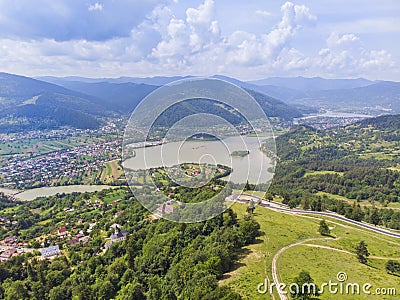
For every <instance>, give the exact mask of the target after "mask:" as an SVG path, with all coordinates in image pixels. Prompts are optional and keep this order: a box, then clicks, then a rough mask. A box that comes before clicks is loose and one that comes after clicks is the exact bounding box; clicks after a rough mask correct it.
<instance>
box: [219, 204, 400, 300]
mask: <svg viewBox="0 0 400 300" xmlns="http://www.w3.org/2000/svg"><path fill="white" fill-rule="evenodd" d="M246 207H247V205H245V204H239V203H236V204H234V205H233V207H232V208H233V209H234V211H235V212H236V213H237V214H238V216H239V217H242V216H243V214H244V213H245V210H246ZM254 217H255V219H256V220H257V221H258V222H259V223H260V225H261V231H262V232H263V235H262V236H260V237H259V239H258V243H256V244H253V245H250V246H247V247H246V250H245V251H244V252H243V256H242V258H241V259H240V261H239V263H238V265H237V268H236V269H235V270H234V271H232V272H230V273H229V274H226V275H225V278H224V279H223V280H222V281H220V284H227V285H229V286H231V287H232V288H233V289H234V290H235V291H237V292H238V293H240V294H241V295H242V296H243V298H244V299H272V298H271V297H270V295H268V294H259V293H258V292H257V285H258V284H259V283H261V282H264V278H265V277H267V278H268V279H269V280H271V281H272V273H271V264H272V260H273V257H274V255H275V254H276V253H277V252H278V251H279V249H281V248H283V247H285V246H288V245H290V244H293V243H296V242H299V241H303V240H306V239H316V240H311V241H306V242H304V243H303V244H309V245H310V246H308V245H298V246H294V247H292V248H289V249H287V250H286V251H284V252H283V253H282V254H281V255H280V256H279V258H278V262H277V267H278V268H277V271H278V277H279V278H280V280H281V282H285V283H288V284H290V283H291V282H292V281H293V278H294V277H296V276H297V275H298V274H299V273H300V271H302V270H306V271H308V272H310V274H311V277H312V278H313V279H314V280H315V282H316V283H317V284H320V283H322V282H324V281H326V280H329V279H331V280H332V281H335V280H336V274H337V273H338V272H339V271H340V272H346V274H347V275H348V282H355V281H356V280H357V282H360V283H364V282H368V283H371V284H372V285H373V286H374V287H391V286H395V287H397V289H398V292H400V286H399V278H398V277H396V276H393V275H388V274H387V273H386V271H385V269H384V264H385V263H386V261H387V260H389V259H396V258H399V257H400V241H399V240H396V239H394V238H389V237H385V236H382V235H380V234H377V233H373V232H370V231H366V230H363V229H361V228H358V227H354V226H350V225H348V224H345V223H343V222H337V221H336V220H327V222H328V225H329V226H330V228H331V235H332V236H333V237H331V238H328V239H327V240H325V238H324V237H322V236H321V235H320V234H319V233H318V227H319V221H320V219H318V218H315V217H310V216H295V215H290V214H283V213H279V212H275V211H271V210H268V209H266V208H263V207H257V208H256V210H255V215H254ZM335 237H336V238H335ZM360 240H364V241H365V242H366V243H367V245H368V250H369V252H370V253H371V256H374V257H376V258H371V259H370V262H369V264H370V265H368V266H365V265H362V264H361V263H359V262H358V261H357V259H356V257H355V254H354V248H355V246H356V245H357V243H358V242H359V241H360ZM321 246H322V248H318V247H321ZM324 247H325V248H324ZM327 248H335V249H338V250H342V251H344V252H340V251H338V250H334V249H327ZM347 252H350V253H347ZM336 282H337V281H336ZM396 284H397V286H396ZM333 296H335V295H333ZM333 296H332V295H327V294H324V295H322V296H320V298H319V299H342V298H337V297H338V295H336V298H335V297H333ZM274 297H275V299H279V295H278V293H277V292H276V290H275V293H274ZM340 297H342V295H340ZM352 297H353V298H351V297H350V298H349V297H347V298H344V296H343V299H366V297H361V296H358V295H357V296H354V295H353V296H352ZM355 297H356V298H355ZM368 299H394V298H382V296H379V297H378V296H371V295H370V296H369V298H368Z"/></svg>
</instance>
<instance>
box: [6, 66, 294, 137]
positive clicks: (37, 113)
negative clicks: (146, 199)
mask: <svg viewBox="0 0 400 300" xmlns="http://www.w3.org/2000/svg"><path fill="white" fill-rule="evenodd" d="M184 78H190V77H179V76H176V77H154V78H148V79H143V80H142V79H137V80H136V81H137V82H139V83H134V82H131V80H133V79H132V78H128V77H125V78H118V79H113V80H111V82H108V81H105V80H106V79H85V78H80V77H68V78H56V77H42V79H46V80H49V81H51V82H44V81H41V80H38V79H33V78H29V77H24V76H18V75H13V74H7V73H0V109H1V112H0V131H2V132H4V131H10V130H11V131H18V130H19V131H20V130H28V129H45V128H57V127H59V126H72V127H77V128H97V127H98V126H99V125H101V124H102V123H103V122H104V121H105V120H106V119H107V118H108V117H111V116H117V115H125V116H127V115H129V114H130V113H131V112H132V111H133V109H134V108H135V107H136V106H137V105H138V103H139V102H140V101H141V100H142V99H143V98H144V97H145V96H146V95H148V94H149V93H151V92H152V91H154V90H155V89H157V88H158V87H159V86H158V85H150V84H147V83H143V82H153V83H169V82H170V81H176V80H179V79H184ZM227 79H229V80H232V81H234V79H230V78H227ZM120 81H122V82H120ZM124 81H126V82H124ZM239 83H240V82H239ZM243 85H244V87H245V88H247V89H248V91H249V92H250V93H253V95H254V97H255V98H256V100H257V101H258V102H259V104H260V105H261V107H262V108H263V110H264V111H265V113H266V115H267V116H269V117H278V118H280V119H283V120H291V119H292V118H294V117H299V116H301V115H302V113H301V112H300V111H299V110H298V109H296V108H294V107H291V106H290V105H287V104H285V103H284V102H282V101H280V100H278V99H274V98H273V97H270V96H267V95H263V94H262V93H260V92H257V91H253V90H252V89H251V88H253V86H251V85H246V84H243ZM184 109H187V108H184ZM207 109H210V110H215V111H218V110H220V107H217V106H214V107H213V106H208V108H207ZM210 112H212V111H210ZM179 114H184V112H179ZM10 117H16V118H22V119H23V120H24V121H23V123H24V124H22V123H21V122H17V123H18V125H17V126H11V125H9V124H8V123H7V122H1V120H2V119H3V121H4V120H5V119H6V118H10ZM32 124H33V125H34V126H33V127H32Z"/></svg>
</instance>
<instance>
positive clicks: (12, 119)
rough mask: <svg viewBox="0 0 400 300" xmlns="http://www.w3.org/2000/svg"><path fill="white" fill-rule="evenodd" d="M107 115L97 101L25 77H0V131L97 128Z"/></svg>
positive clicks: (3, 75) (1, 75)
mask: <svg viewBox="0 0 400 300" xmlns="http://www.w3.org/2000/svg"><path fill="white" fill-rule="evenodd" d="M106 116H110V113H109V112H108V111H107V110H106V109H105V108H104V107H102V106H101V105H99V104H98V103H96V99H94V98H93V97H90V96H88V95H84V94H81V93H79V92H76V91H71V90H68V89H66V88H64V87H61V86H57V85H54V84H50V83H46V82H42V81H39V80H35V79H32V78H28V77H23V76H17V75H12V74H6V73H0V117H1V118H2V119H3V120H6V122H1V124H0V130H1V131H3V132H8V131H16V130H17V131H18V130H24V129H45V128H55V127H58V126H66V125H68V126H73V127H77V128H96V127H98V126H99V125H100V124H101V118H102V117H106Z"/></svg>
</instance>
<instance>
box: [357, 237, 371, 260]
mask: <svg viewBox="0 0 400 300" xmlns="http://www.w3.org/2000/svg"><path fill="white" fill-rule="evenodd" d="M356 255H357V259H358V261H359V262H360V263H362V264H367V262H368V256H369V252H368V249H367V244H366V243H365V242H364V241H360V243H359V244H358V246H357V247H356Z"/></svg>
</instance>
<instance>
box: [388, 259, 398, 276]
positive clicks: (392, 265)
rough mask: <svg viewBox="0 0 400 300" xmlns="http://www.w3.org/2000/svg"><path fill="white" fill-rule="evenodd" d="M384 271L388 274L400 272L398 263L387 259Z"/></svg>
mask: <svg viewBox="0 0 400 300" xmlns="http://www.w3.org/2000/svg"><path fill="white" fill-rule="evenodd" d="M385 268H386V271H387V272H388V273H390V274H395V273H400V263H398V262H396V261H394V260H389V261H388V262H387V263H386V265H385Z"/></svg>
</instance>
